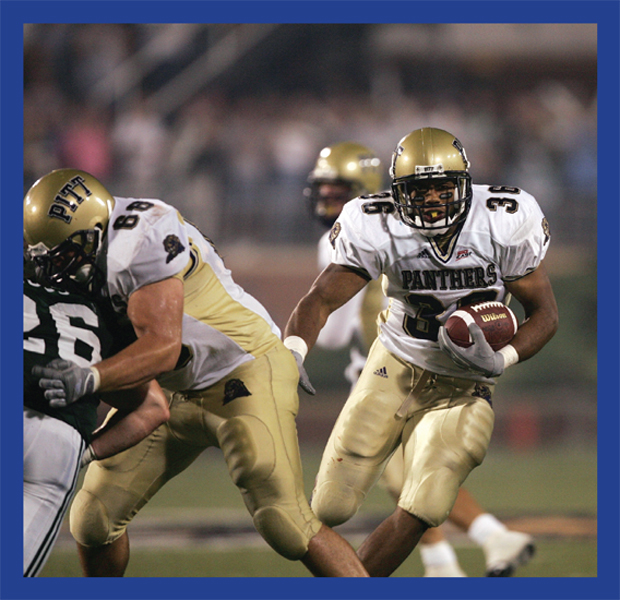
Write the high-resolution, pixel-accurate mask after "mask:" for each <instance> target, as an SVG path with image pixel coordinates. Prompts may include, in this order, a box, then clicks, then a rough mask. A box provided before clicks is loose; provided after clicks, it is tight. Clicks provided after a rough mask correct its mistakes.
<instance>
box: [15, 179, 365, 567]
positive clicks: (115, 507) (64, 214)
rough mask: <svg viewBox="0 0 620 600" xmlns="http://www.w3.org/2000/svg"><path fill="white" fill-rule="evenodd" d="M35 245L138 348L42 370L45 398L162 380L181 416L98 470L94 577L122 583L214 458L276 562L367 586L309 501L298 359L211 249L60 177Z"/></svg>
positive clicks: (168, 220) (87, 532)
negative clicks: (154, 509) (143, 522)
mask: <svg viewBox="0 0 620 600" xmlns="http://www.w3.org/2000/svg"><path fill="white" fill-rule="evenodd" d="M24 236H25V238H26V242H27V244H28V248H29V251H30V253H31V255H32V256H33V257H34V260H35V261H36V262H37V264H38V265H39V268H40V269H41V270H42V271H43V272H44V273H45V274H46V276H47V277H49V278H51V279H53V280H57V281H65V280H79V281H81V282H82V283H85V282H88V281H90V285H91V286H92V287H93V289H94V291H101V292H103V293H104V294H105V295H107V296H108V297H109V298H110V300H111V302H112V304H113V306H114V308H115V310H116V312H117V313H118V315H119V316H120V317H124V318H126V319H128V321H129V322H130V323H131V325H132V327H133V329H134V330H135V333H136V336H137V339H136V341H135V342H133V343H132V344H130V345H129V346H127V347H126V348H125V349H124V350H122V351H120V352H119V353H117V354H115V355H114V356H112V357H110V358H108V359H105V360H103V361H101V362H97V363H95V364H94V365H93V366H91V367H82V366H80V365H77V364H71V365H69V366H64V367H62V368H59V367H54V366H53V365H51V366H50V365H48V367H46V368H43V369H38V370H37V371H36V373H37V375H38V376H40V377H41V382H40V383H41V385H42V386H43V387H44V388H45V389H46V391H45V395H46V397H47V398H48V399H49V400H51V401H54V402H58V403H66V404H71V403H72V402H75V401H76V400H77V399H79V398H80V397H82V396H83V395H85V394H88V393H93V392H95V391H98V390H99V391H106V390H118V389H126V388H130V387H133V386H136V385H138V384H140V383H143V382H148V381H150V380H152V379H158V381H159V382H160V384H161V385H162V387H163V388H164V389H165V392H166V395H167V397H168V399H169V404H170V420H169V421H168V422H167V423H166V424H164V425H162V426H161V427H159V428H158V429H156V430H155V431H154V432H153V433H152V434H151V435H150V436H149V437H147V438H146V439H145V440H144V441H143V442H142V443H140V444H138V445H136V446H134V447H133V448H131V449H130V450H128V451H126V452H124V453H122V454H121V455H119V456H117V457H115V458H114V459H110V460H103V461H97V462H94V463H92V464H91V465H90V466H89V468H88V471H87V473H86V477H85V480H84V485H83V487H82V489H81V490H80V491H79V493H78V494H77V495H76V498H75V500H74V502H73V505H72V507H71V518H70V523H71V532H72V534H73V536H74V537H75V539H76V540H77V542H78V551H79V553H80V558H81V562H82V566H83V569H84V573H85V575H87V576H122V575H123V574H124V572H125V569H126V566H127V563H128V560H129V539H128V536H127V531H126V529H127V525H128V524H129V522H130V521H131V519H132V518H133V517H134V515H135V514H137V512H138V511H139V510H140V509H141V508H142V507H143V506H144V505H145V504H146V503H147V502H148V500H149V499H150V498H151V497H152V496H153V495H154V494H155V493H156V492H157V491H158V490H159V489H160V488H161V487H162V486H163V485H164V484H165V483H166V482H167V481H168V480H169V479H171V478H172V477H174V476H175V475H177V474H178V473H180V472H182V471H183V470H184V469H185V468H186V467H188V466H189V465H190V464H191V463H192V462H193V461H194V460H195V459H196V458H197V457H198V456H199V455H200V454H201V453H202V451H203V450H204V449H205V448H207V447H210V446H216V447H219V448H220V449H221V450H222V452H223V454H224V457H225V460H226V463H227V465H228V469H229V472H230V476H231V478H232V480H233V481H234V483H235V484H236V485H237V486H238V488H239V491H240V492H241V494H242V496H243V500H244V502H245V504H246V506H247V508H248V510H249V512H250V514H251V515H252V518H253V521H254V525H255V527H256V529H257V530H258V531H259V533H260V534H261V535H262V536H263V538H264V539H265V540H266V541H267V543H268V544H269V545H271V546H272V548H274V549H275V550H276V551H277V552H278V553H279V554H281V555H282V556H284V557H286V558H288V559H290V560H301V561H302V563H303V564H304V565H305V566H306V567H307V568H308V569H309V570H310V572H311V573H313V574H314V575H317V576H334V577H337V576H350V577H353V576H360V577H367V576H368V574H367V572H366V570H365V569H364V568H363V566H362V564H361V562H360V560H359V558H358V557H357V556H356V554H355V552H354V550H353V548H352V547H351V546H350V545H349V544H348V543H347V542H346V541H345V540H344V539H343V538H342V537H340V536H339V535H338V534H336V533H335V532H333V531H332V530H331V529H330V528H329V527H327V526H324V525H323V524H322V523H321V522H320V521H319V520H318V519H317V518H316V516H315V515H314V513H313V512H312V511H311V509H310V506H309V504H308V501H307V499H306V496H305V493H304V488H303V480H302V471H301V461H300V457H299V447H298V441H297V431H296V425H295V417H296V415H297V410H298V396H297V383H298V380H299V377H300V371H299V370H298V367H297V363H296V360H295V359H294V358H293V356H292V354H291V352H289V351H288V350H287V349H286V348H285V347H284V345H283V344H282V341H281V340H280V337H279V334H280V331H279V329H278V328H277V327H276V325H275V324H274V322H273V321H272V319H271V318H270V316H269V314H268V313H267V311H266V310H265V309H264V308H263V306H262V305H261V304H259V302H257V301H256V300H255V299H254V298H253V297H251V296H250V295H248V294H247V293H246V292H245V291H244V290H243V289H241V288H240V287H239V286H238V285H237V284H236V283H235V282H234V281H233V279H232V277H231V274H230V271H228V269H226V267H225V266H224V263H223V261H222V259H221V258H220V256H219V255H218V253H217V251H216V250H215V248H214V246H213V244H212V243H211V241H210V240H209V239H207V238H205V237H204V236H203V235H202V234H201V233H200V232H199V231H198V230H197V229H196V228H195V227H194V226H193V225H191V224H190V223H188V222H186V221H185V220H184V219H183V217H182V216H181V215H180V214H179V213H178V212H177V211H176V210H175V209H174V208H173V207H172V206H170V205H168V204H166V203H164V202H162V201H160V200H157V199H135V198H120V197H112V196H111V194H110V193H109V192H108V191H107V190H106V189H105V187H104V186H103V185H102V184H101V183H100V182H99V181H97V180H96V179H95V178H94V177H92V176H91V175H90V174H88V173H85V172H83V171H76V170H73V169H61V170H57V171H53V172H52V173H49V174H48V175H45V176H44V177H42V178H41V179H40V180H39V181H37V182H36V183H35V184H34V185H33V186H32V188H31V189H30V190H29V191H28V193H27V194H26V197H25V199H24ZM302 368H303V367H302ZM121 490H122V492H121Z"/></svg>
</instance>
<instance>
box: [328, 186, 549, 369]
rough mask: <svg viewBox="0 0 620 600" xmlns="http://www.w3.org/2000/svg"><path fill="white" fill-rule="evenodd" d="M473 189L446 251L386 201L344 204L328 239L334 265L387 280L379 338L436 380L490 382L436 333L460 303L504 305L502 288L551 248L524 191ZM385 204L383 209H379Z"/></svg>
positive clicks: (540, 217)
mask: <svg viewBox="0 0 620 600" xmlns="http://www.w3.org/2000/svg"><path fill="white" fill-rule="evenodd" d="M472 188H473V199H472V203H471V208H470V210H469V214H468V216H467V219H466V220H465V223H464V225H463V227H462V229H461V231H460V232H459V234H458V235H457V236H454V237H453V238H452V239H451V240H450V243H449V244H448V245H447V246H443V247H440V245H439V244H438V242H437V239H435V238H427V237H425V236H423V235H422V234H421V233H420V232H419V231H417V230H415V229H413V228H411V227H409V226H408V225H405V224H404V223H403V222H402V221H401V220H400V219H399V217H398V213H397V212H396V211H390V210H389V208H390V204H391V202H390V199H389V198H388V197H377V199H376V200H374V199H373V197H366V198H357V199H355V200H352V201H350V202H348V203H347V204H346V205H345V207H344V210H343V211H342V213H341V215H340V218H339V219H338V221H336V223H335V225H334V226H333V228H332V230H331V233H330V240H331V243H332V246H333V254H332V262H334V263H336V264H341V265H345V266H348V267H350V268H352V269H354V270H357V271H358V272H360V273H361V274H362V275H363V276H365V277H368V278H370V279H377V278H378V277H380V276H381V274H384V275H385V278H384V280H383V288H384V293H385V295H386V296H387V297H388V299H389V305H388V308H387V309H386V310H385V311H384V312H383V313H382V314H381V316H380V333H379V339H380V340H381V342H382V343H383V344H384V345H385V347H386V348H387V349H388V350H389V351H390V352H392V353H394V354H395V355H396V356H399V357H400V358H402V359H403V360H406V361H408V362H410V363H413V364H415V365H418V366H420V367H422V368H424V369H427V370H429V371H431V372H434V373H438V374H440V375H447V376H452V377H463V378H469V379H476V380H480V381H491V380H487V379H485V378H484V376H482V375H477V374H474V373H472V372H470V371H466V370H464V369H462V368H460V367H459V366H458V365H456V364H455V363H454V362H453V361H452V360H451V359H450V358H449V357H448V356H447V355H446V354H445V353H444V352H442V351H441V349H440V348H439V344H438V343H437V335H438V332H439V327H440V326H441V325H443V324H444V323H445V322H446V320H447V319H448V317H449V316H450V315H451V314H452V313H453V312H454V311H455V310H456V309H457V308H459V307H460V306H463V305H465V304H472V303H474V302H480V301H485V300H486V301H492V300H493V301H499V302H504V303H506V302H507V301H509V294H508V292H507V290H506V287H505V283H506V282H509V281H514V280H516V279H519V278H521V277H523V276H525V275H527V274H528V273H531V272H532V271H534V270H535V269H536V268H537V267H538V265H539V264H540V262H541V261H542V260H543V258H544V256H545V254H546V252H547V249H548V246H549V227H548V225H547V221H546V219H545V217H544V215H543V213H542V211H541V210H540V208H539V206H538V204H537V202H536V200H535V199H534V198H533V197H532V196H531V195H530V194H528V193H527V192H525V191H523V190H519V189H518V188H513V187H506V186H488V185H473V186H472ZM373 201H374V202H375V204H374V205H373ZM382 201H383V202H384V203H385V202H387V205H386V206H387V207H388V210H387V211H386V210H381V204H376V203H377V202H378V203H381V202H382Z"/></svg>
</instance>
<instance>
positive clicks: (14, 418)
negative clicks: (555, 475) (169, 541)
mask: <svg viewBox="0 0 620 600" xmlns="http://www.w3.org/2000/svg"><path fill="white" fill-rule="evenodd" d="M619 6H620V5H619V3H618V1H616V0H609V1H583V0H574V1H546V2H539V1H537V0H518V1H517V0H514V1H511V0H508V1H505V2H488V1H484V0H482V1H478V0H476V1H450V0H446V1H430V0H428V1H419V2H416V1H408V0H402V1H385V2H380V1H375V0H369V1H364V0H361V1H355V2H351V1H346V0H345V1H335V2H329V3H326V2H323V1H321V0H316V1H300V2H294V1H293V2H289V1H271V2H267V1H262V0H256V1H238V2H236V1H222V2H209V1H203V0H194V1H192V0H190V1H174V0H151V1H149V2H145V1H128V2H122V3H121V2H118V1H116V0H106V1H93V2H73V1H56V0H51V1H32V2H30V1H10V0H4V1H1V2H0V69H1V78H0V131H1V132H2V135H1V140H0V156H1V158H2V161H1V168H2V178H1V181H0V186H1V187H0V189H1V195H0V201H1V206H2V210H1V211H0V273H1V277H0V308H1V310H0V332H1V345H0V356H1V358H2V360H1V361H0V364H1V369H2V371H1V376H0V398H1V399H2V400H1V401H0V468H1V471H0V598H2V599H4V598H6V599H9V598H11V599H13V598H15V599H18V598H19V599H21V598H24V599H26V598H32V599H34V598H45V599H48V598H49V599H52V598H63V599H68V598H93V599H107V598H110V599H111V598H136V599H137V598H148V599H159V598H161V599H164V598H177V599H184V598H188V599H189V598H226V599H236V598H268V599H276V598H300V599H302V598H304V599H305V598H308V599H310V598H356V599H364V598H399V599H405V598H416V599H422V598H433V599H434V600H442V599H452V598H463V599H465V598H472V599H474V598H475V599H484V598H505V599H521V598H536V599H546V598H557V599H572V598H575V599H589V598H592V599H594V598H597V599H599V598H600V599H603V598H611V599H618V598H620V584H619V579H618V575H617V569H618V565H619V564H620V555H619V546H620V542H619V531H620V527H619V518H618V513H619V510H618V507H619V498H620V496H619V479H618V473H619V472H620V468H619V460H618V459H619V457H620V449H619V443H618V438H619V432H618V427H619V423H620V419H619V406H620V402H619V398H618V376H617V372H618V366H619V365H620V360H619V354H618V333H619V331H620V328H619V323H618V312H619V311H618V298H620V293H619V289H618V287H619V283H618V255H619V252H618V239H619V235H618V225H619V224H620V219H619V206H620V198H618V186H617V184H614V185H612V186H606V187H605V188H602V190H603V191H604V192H605V194H604V195H601V197H600V198H599V201H598V288H599V291H600V294H599V295H598V311H599V312H598V318H599V332H598V333H599V337H598V351H599V356H598V364H599V379H598V397H599V404H598V414H599V442H598V449H599V461H598V469H599V478H598V482H599V515H600V518H601V523H602V527H600V529H599V534H598V544H599V551H598V577H596V578H548V579H547V578H512V579H492V578H491V579H484V578H468V579H459V580H451V579H445V580H426V579H423V578H420V579H415V580H414V581H411V579H407V578H389V579H382V580H379V579H372V580H369V581H364V580H357V579H347V580H342V579H318V578H317V579H315V578H308V581H307V582H306V583H305V584H303V586H300V580H299V579H296V578H278V579H274V578H209V580H208V581H205V580H203V579H200V578H140V579H137V578H135V579H132V578H124V579H100V580H98V581H97V582H96V584H95V583H93V582H92V581H90V580H88V579H81V578H75V579H61V578H59V579H55V578H45V579H26V578H23V577H22V576H21V572H22V565H21V560H22V558H21V555H22V553H21V536H22V533H21V500H20V498H21V495H20V494H19V490H20V489H21V487H22V479H21V463H20V461H19V460H18V459H17V457H16V456H15V455H16V448H17V447H19V444H20V440H21V433H20V431H21V429H20V428H19V426H18V424H19V420H18V419H19V413H18V408H19V405H18V404H17V402H18V398H19V397H20V396H21V395H22V387H21V379H20V378H19V377H18V378H15V377H12V375H13V374H14V373H19V372H21V370H22V368H23V364H22V353H21V352H18V351H17V348H18V340H17V337H18V334H19V331H18V321H17V316H18V311H19V310H20V307H21V300H20V298H21V296H20V294H19V291H20V287H21V285H20V277H21V261H20V257H19V233H20V230H21V220H22V216H21V215H22V213H21V200H22V197H23V189H22V188H23V177H22V174H23V26H24V24H25V23H33V22H37V23H95V22H102V23H104V22H106V23H109V22H117V23H129V22H136V23H138V22H142V23H146V22H148V23H158V22H161V23H166V22H181V23H188V22H209V23H218V22H219V23H229V22H246V23H271V22H277V23H317V22H321V23H325V22H330V23H397V22H417V23H433V22H454V23H457V22H459V23H478V22H486V23H511V22H518V23H524V22H531V23H596V24H597V30H598V44H599V46H598V48H599V51H598V73H599V79H598V85H599V96H598V115H599V116H598V118H599V124H600V126H599V134H598V135H599V137H598V145H599V153H598V164H599V167H598V169H599V170H598V172H599V173H600V174H613V175H614V177H613V178H612V180H613V181H614V183H615V181H616V179H617V178H618V166H619V165H620V157H619V152H618V147H619V139H620V136H619V134H620V127H619V115H620V108H619V107H620V95H619V78H618V75H619V73H620V67H619V57H620V50H619V48H620V46H619V43H618V37H619V24H620V11H619ZM327 8H328V9H327ZM446 15H449V20H446V18H445V16H446ZM240 17H241V18H242V20H240ZM609 190H612V191H611V194H610V195H607V192H608V191H609ZM593 209H594V207H593ZM578 351H579V349H577V348H576V349H575V352H578ZM50 451H53V449H50Z"/></svg>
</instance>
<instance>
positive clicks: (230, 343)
mask: <svg viewBox="0 0 620 600" xmlns="http://www.w3.org/2000/svg"><path fill="white" fill-rule="evenodd" d="M114 202H115V205H114V209H113V211H112V214H111V217H110V224H109V226H108V233H107V236H106V240H105V245H104V248H103V251H102V252H101V253H100V255H99V257H98V265H99V267H100V268H101V269H102V270H103V271H104V272H105V273H106V280H107V283H106V286H107V294H108V295H109V297H110V300H111V301H112V304H113V306H114V307H115V310H117V312H119V313H121V314H122V313H124V312H125V311H126V308H127V302H128V300H129V297H130V295H131V294H132V293H133V292H134V291H136V290H138V289H139V288H141V287H143V286H145V285H148V284H151V283H156V282H158V281H162V280H164V279H167V278H169V277H178V278H179V279H181V281H182V282H183V288H184V297H185V301H184V315H183V340H182V341H183V348H182V351H181V355H180V357H179V361H178V363H177V367H176V368H175V369H174V370H173V371H170V372H168V373H165V374H163V375H162V376H160V377H159V378H158V381H159V383H160V384H161V385H162V386H163V387H164V388H166V389H168V390H171V391H182V390H200V389H204V388H207V387H209V386H210V385H212V384H214V383H216V382H217V381H219V380H221V379H222V378H223V377H225V376H226V375H227V374H228V373H230V372H231V371H233V370H234V369H235V368H237V367H238V366H239V365H241V364H243V363H245V362H247V361H250V360H253V359H254V358H256V357H258V356H262V355H263V354H265V353H266V352H268V351H269V350H270V349H272V348H273V347H274V346H275V345H276V344H277V343H278V340H279V337H280V330H279V329H278V327H277V326H276V325H275V323H274V322H273V321H272V319H271V317H270V316H269V314H268V313H267V311H266V310H265V309H264V307H263V306H262V305H261V304H260V303H259V302H258V301H257V300H255V299H254V298H253V297H252V296H250V295H249V294H247V293H246V292H245V291H244V290H243V289H242V288H241V287H240V286H239V285H237V284H236V283H235V282H234V281H233V279H232V277H231V274H230V271H229V270H228V269H227V268H226V267H225V266H224V262H223V261H222V259H221V258H220V256H219V255H218V253H217V251H216V250H215V248H214V246H213V244H212V243H211V242H210V240H208V239H207V238H205V237H204V236H203V235H202V234H201V233H200V231H198V229H197V228H196V227H194V226H193V225H192V224H191V223H189V222H186V221H185V220H184V219H183V217H182V216H181V215H180V214H179V213H178V212H177V210H176V209H175V208H173V207H172V206H170V205H168V204H166V203H164V202H162V201H161V200H156V199H135V198H118V197H116V198H115V199H114Z"/></svg>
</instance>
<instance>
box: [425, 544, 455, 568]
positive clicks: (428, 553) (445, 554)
mask: <svg viewBox="0 0 620 600" xmlns="http://www.w3.org/2000/svg"><path fill="white" fill-rule="evenodd" d="M420 557H421V558H422V563H423V564H424V566H425V567H439V566H442V565H449V564H453V563H456V562H458V561H457V558H456V553H455V552H454V548H452V546H451V545H450V544H449V543H448V542H446V541H445V540H442V541H441V542H437V543H435V544H420Z"/></svg>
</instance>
